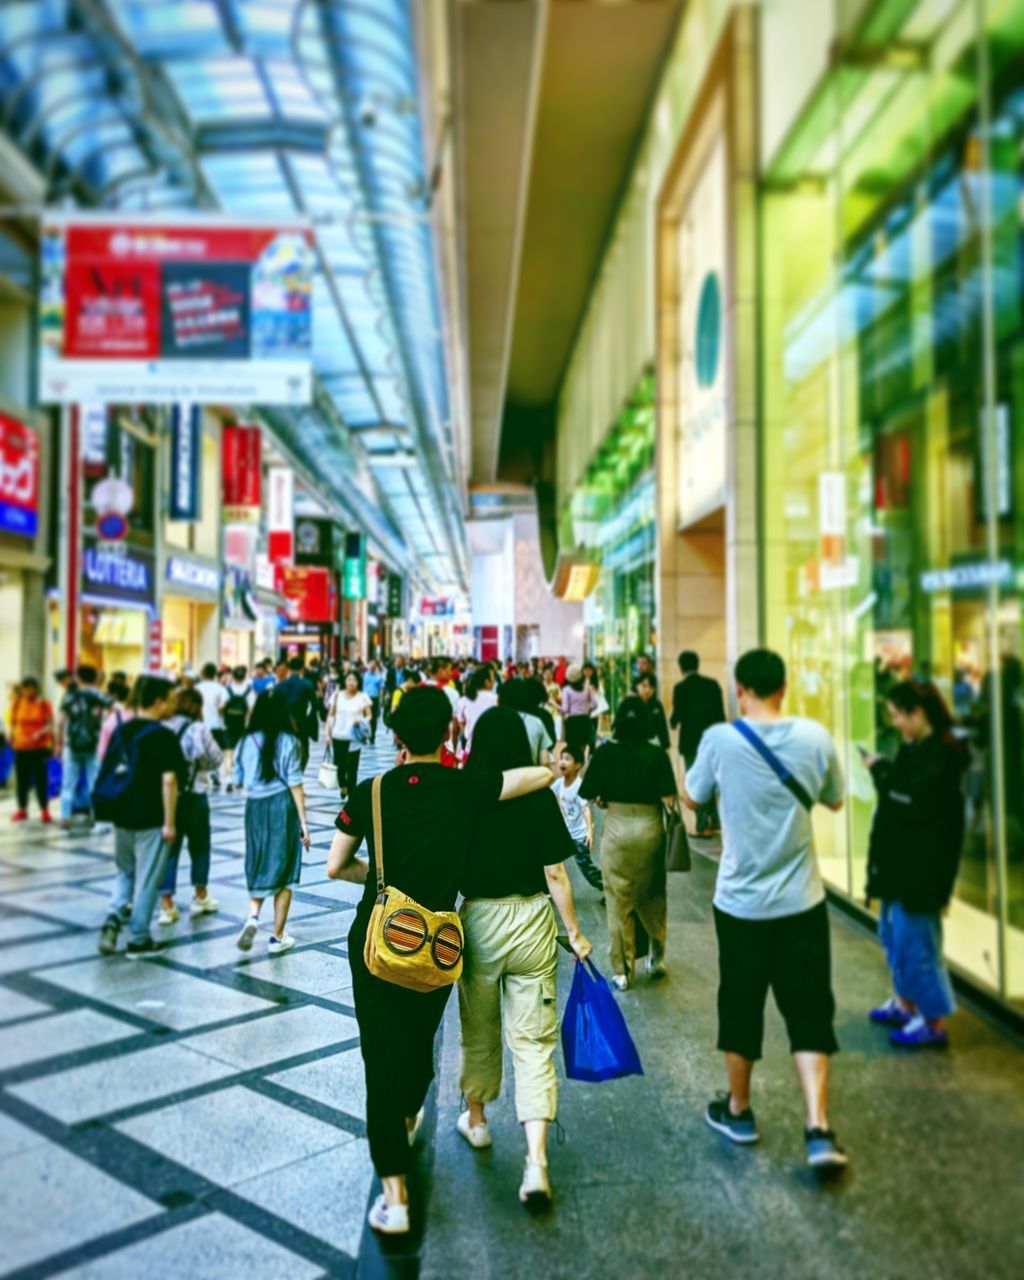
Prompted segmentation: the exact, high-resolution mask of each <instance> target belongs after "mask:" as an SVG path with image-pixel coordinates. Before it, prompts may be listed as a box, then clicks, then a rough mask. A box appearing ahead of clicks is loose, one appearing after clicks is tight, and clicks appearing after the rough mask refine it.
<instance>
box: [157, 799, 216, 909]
mask: <svg viewBox="0 0 1024 1280" xmlns="http://www.w3.org/2000/svg"><path fill="white" fill-rule="evenodd" d="M174 826H175V830H176V831H177V836H178V838H177V839H176V840H175V842H174V844H173V845H171V849H170V852H169V853H168V855H167V867H166V869H165V871H164V878H163V881H162V882H161V885H160V892H161V893H164V894H167V895H168V896H173V894H174V890H175V889H176V887H177V884H178V859H179V858H180V857H181V848H182V845H183V844H184V843H185V841H186V840H187V841H188V856H189V859H190V860H191V862H192V884H193V887H196V888H199V889H205V888H206V886H207V884H208V883H209V880H210V802H209V800H207V798H206V796H205V795H196V794H195V792H187V793H186V794H184V795H180V796H179V797H178V809H177V813H176V815H175V819H174Z"/></svg>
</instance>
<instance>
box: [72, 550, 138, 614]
mask: <svg viewBox="0 0 1024 1280" xmlns="http://www.w3.org/2000/svg"><path fill="white" fill-rule="evenodd" d="M82 592H83V595H85V596H86V597H89V596H98V597H100V598H102V599H104V600H124V601H125V602H126V603H129V604H137V605H151V604H152V603H153V554H152V552H150V551H144V550H143V549H142V548H141V547H128V546H125V545H124V544H123V543H122V544H120V545H118V546H116V547H111V546H108V545H107V544H105V543H102V542H97V541H96V540H95V539H94V538H91V537H87V538H86V540H85V548H84V551H83V553H82Z"/></svg>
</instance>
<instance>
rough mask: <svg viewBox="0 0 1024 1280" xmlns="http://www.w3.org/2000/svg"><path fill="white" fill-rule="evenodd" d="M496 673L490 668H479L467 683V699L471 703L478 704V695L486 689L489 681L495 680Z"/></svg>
mask: <svg viewBox="0 0 1024 1280" xmlns="http://www.w3.org/2000/svg"><path fill="white" fill-rule="evenodd" d="M493 678H494V672H493V671H492V670H491V668H490V667H489V666H486V665H485V666H482V667H477V668H476V669H475V670H474V672H473V674H472V675H471V676H470V677H469V679H468V680H467V681H466V697H467V698H468V699H469V700H470V702H476V695H477V694H478V693H479V692H480V690H481V689H482V688H483V687H484V685H485V684H486V683H487V681H488V680H493Z"/></svg>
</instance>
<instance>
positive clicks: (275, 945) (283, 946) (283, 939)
mask: <svg viewBox="0 0 1024 1280" xmlns="http://www.w3.org/2000/svg"><path fill="white" fill-rule="evenodd" d="M294 946H295V939H294V938H293V937H292V935H291V934H290V933H282V934H281V936H280V938H271V939H270V942H269V944H268V945H267V950H268V951H269V952H270V954H271V955H272V956H280V955H284V953H285V952H286V951H291V949H292V947H294Z"/></svg>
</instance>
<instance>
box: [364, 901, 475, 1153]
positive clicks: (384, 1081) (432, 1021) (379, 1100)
mask: <svg viewBox="0 0 1024 1280" xmlns="http://www.w3.org/2000/svg"><path fill="white" fill-rule="evenodd" d="M366 924H367V921H366V919H365V918H361V916H357V917H356V920H355V922H354V923H353V925H352V929H351V931H350V932H349V935H348V962H349V965H350V966H351V969H352V995H353V999H354V1002H355V1007H356V1021H357V1022H358V1023H359V1048H360V1051H361V1053H362V1055H363V1068H364V1070H365V1072H366V1136H367V1138H368V1139H369V1143H370V1158H371V1159H372V1160H373V1166H374V1168H375V1169H376V1170H377V1173H378V1174H379V1176H380V1177H382V1178H390V1177H395V1176H396V1175H398V1174H406V1173H408V1172H409V1167H410V1163H411V1160H412V1151H411V1150H410V1148H409V1137H408V1131H407V1130H406V1126H405V1122H406V1119H407V1118H408V1117H412V1116H414V1115H416V1113H417V1112H418V1111H419V1109H420V1107H422V1106H423V1103H424V1101H425V1100H426V1096H427V1091H428V1090H429V1089H430V1084H431V1081H432V1080H433V1079H434V1038H435V1036H436V1035H437V1029H438V1027H439V1026H440V1025H441V1019H442V1018H443V1017H444V1008H445V1005H446V1004H447V1003H448V998H449V996H450V995H451V993H452V991H453V990H454V987H441V988H440V989H439V990H438V991H429V992H421V991H407V990H406V988H405V987H396V986H395V985H394V984H393V983H391V982H384V981H382V980H381V979H380V978H375V977H374V976H373V974H372V973H370V971H369V970H368V969H367V968H366V965H365V964H364V963H363V947H364V946H365V945H366Z"/></svg>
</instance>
